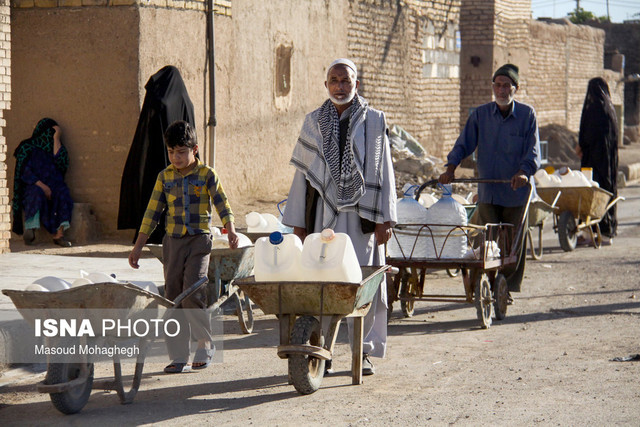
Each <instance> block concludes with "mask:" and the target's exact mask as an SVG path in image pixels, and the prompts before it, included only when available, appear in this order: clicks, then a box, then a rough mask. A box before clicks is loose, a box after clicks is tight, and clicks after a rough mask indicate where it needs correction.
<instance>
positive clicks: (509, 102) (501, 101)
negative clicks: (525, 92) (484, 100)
mask: <svg viewBox="0 0 640 427" xmlns="http://www.w3.org/2000/svg"><path fill="white" fill-rule="evenodd" d="M511 102H513V96H512V95H509V96H508V97H507V100H506V101H503V100H501V99H500V98H498V97H496V104H498V105H499V106H501V107H507V106H509V104H511Z"/></svg>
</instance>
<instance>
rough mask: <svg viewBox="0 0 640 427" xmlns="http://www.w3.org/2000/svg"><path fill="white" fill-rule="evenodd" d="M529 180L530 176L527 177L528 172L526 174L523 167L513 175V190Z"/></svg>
mask: <svg viewBox="0 0 640 427" xmlns="http://www.w3.org/2000/svg"><path fill="white" fill-rule="evenodd" d="M528 181H529V178H527V174H525V173H524V172H523V171H522V169H521V170H519V171H518V172H517V173H516V174H515V175H513V176H512V177H511V188H512V189H513V190H517V189H518V188H520V187H524V186H525V185H527V182H528Z"/></svg>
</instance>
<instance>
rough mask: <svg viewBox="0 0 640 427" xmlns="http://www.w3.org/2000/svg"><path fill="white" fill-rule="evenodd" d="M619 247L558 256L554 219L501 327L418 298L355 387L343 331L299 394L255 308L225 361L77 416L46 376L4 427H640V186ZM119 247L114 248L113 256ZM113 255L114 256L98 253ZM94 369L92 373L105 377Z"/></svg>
mask: <svg viewBox="0 0 640 427" xmlns="http://www.w3.org/2000/svg"><path fill="white" fill-rule="evenodd" d="M622 194H623V195H625V196H626V197H627V201H626V202H625V203H624V204H623V205H622V206H621V209H620V213H619V218H620V228H619V233H620V235H619V237H617V238H616V239H615V242H614V245H613V246H606V247H602V248H601V249H598V250H595V249H593V248H590V247H579V248H577V249H576V250H575V251H573V252H563V251H562V250H561V249H560V248H559V245H558V239H557V235H555V234H554V233H553V231H552V230H551V223H550V222H549V223H548V224H547V227H546V228H545V230H546V232H545V237H544V247H545V253H544V255H543V258H542V260H540V261H530V260H529V262H528V265H527V270H526V277H525V282H524V289H523V292H521V293H519V294H517V295H516V301H515V304H514V305H513V306H510V307H509V309H508V313H507V318H506V319H504V320H503V321H494V323H493V325H492V326H491V328H489V329H481V328H480V327H479V326H478V320H477V318H476V310H475V308H474V307H473V306H472V305H467V304H453V303H444V302H440V303H428V302H418V303H417V304H416V311H415V314H414V316H413V317H411V318H405V317H404V316H403V315H402V313H401V311H400V309H399V307H398V304H397V303H396V306H395V307H394V308H395V310H394V312H393V315H392V317H391V319H390V321H389V326H388V334H389V338H388V354H387V357H386V358H385V359H374V363H375V365H376V369H377V372H376V374H375V375H374V376H371V377H365V378H364V383H363V384H362V385H360V386H352V385H351V378H350V350H349V344H348V337H347V332H346V331H347V328H346V327H345V326H344V325H343V327H342V328H341V331H340V334H339V337H338V342H337V344H336V348H335V351H334V367H335V370H336V373H335V374H333V375H330V376H328V377H325V378H324V380H323V382H322V385H321V387H320V389H319V390H318V391H317V392H316V393H313V394H311V395H308V396H300V395H299V394H298V393H297V392H296V391H295V390H294V388H293V387H292V386H291V385H289V384H288V381H287V362H286V361H285V360H281V359H279V358H278V357H277V355H276V346H277V344H278V322H277V320H276V319H275V317H274V316H266V315H263V314H262V313H261V312H260V310H258V309H256V311H255V312H256V323H255V327H254V331H253V333H252V334H249V335H244V334H242V333H241V331H240V328H239V325H238V322H237V319H236V318H235V317H234V316H232V315H230V314H228V315H225V317H224V349H223V350H222V349H221V351H220V353H221V355H222V358H223V361H222V362H221V363H215V364H213V365H212V366H211V367H209V368H208V369H206V370H204V371H199V372H194V373H191V374H182V375H173V376H170V375H164V374H162V372H161V371H162V367H163V366H164V363H147V364H145V370H144V372H145V376H144V379H143V381H142V385H141V387H140V391H139V393H138V394H137V396H136V398H135V401H134V403H133V404H131V405H124V406H123V405H120V404H119V401H118V398H117V396H116V395H115V394H114V393H112V392H111V393H109V392H101V391H94V392H93V394H92V395H91V397H90V399H89V402H88V404H87V405H86V406H85V408H84V409H83V410H82V412H81V413H80V414H77V415H73V416H65V415H62V414H60V413H59V412H57V411H56V410H55V409H54V408H53V406H52V405H51V402H50V401H49V397H48V396H47V395H41V394H38V393H36V392H35V385H36V383H37V382H38V381H40V380H42V377H43V374H24V373H23V374H20V375H16V380H15V382H13V383H12V384H9V385H6V386H4V387H2V388H0V422H1V423H2V425H41V424H42V422H43V420H46V422H47V424H48V425H68V424H69V423H72V424H76V425H86V424H89V423H91V424H96V425H103V424H119V425H125V424H126V425H151V424H154V425H177V424H181V425H184V424H187V423H189V424H191V423H197V424H211V425H300V424H306V425H348V426H356V425H424V424H428V425H469V426H477V425H504V426H513V425H638V420H639V419H640V405H638V401H639V400H640V386H639V385H638V377H639V375H640V362H637V361H636V362H616V361H613V359H614V358H616V357H625V356H629V355H632V354H637V353H640V341H639V338H638V330H639V329H638V319H639V318H640V284H639V282H638V277H639V276H640V265H639V263H638V255H637V254H638V253H639V252H640V222H638V217H637V212H639V211H640V186H638V185H635V186H632V187H628V188H625V189H623V190H622ZM111 249H113V250H114V251H119V250H120V249H119V246H118V247H116V248H109V250H111ZM105 251H107V250H106V249H104V250H103V252H105ZM426 283H427V286H428V291H429V292H430V293H434V294H440V293H441V294H461V293H462V283H461V279H460V278H459V277H458V278H450V277H448V276H447V275H446V274H445V273H444V272H442V271H440V272H432V273H430V274H429V275H427V281H426ZM111 372H112V367H111V366H110V365H109V364H99V365H98V366H97V368H96V377H106V376H109V375H111Z"/></svg>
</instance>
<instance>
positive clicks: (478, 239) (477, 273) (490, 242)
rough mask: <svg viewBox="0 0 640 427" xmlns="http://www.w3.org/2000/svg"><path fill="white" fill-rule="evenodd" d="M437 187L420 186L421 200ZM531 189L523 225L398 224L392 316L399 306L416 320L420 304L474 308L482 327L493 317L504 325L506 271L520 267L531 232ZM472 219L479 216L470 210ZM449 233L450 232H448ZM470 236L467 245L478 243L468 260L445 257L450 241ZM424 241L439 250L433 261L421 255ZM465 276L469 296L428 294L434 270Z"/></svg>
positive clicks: (394, 231)
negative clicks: (525, 237)
mask: <svg viewBox="0 0 640 427" xmlns="http://www.w3.org/2000/svg"><path fill="white" fill-rule="evenodd" d="M453 182H470V183H508V182H510V181H508V180H489V179H475V178H474V179H456V180H454V181H453ZM434 184H437V180H431V181H427V182H425V183H424V184H422V185H421V186H420V188H419V189H418V191H417V193H416V199H418V198H419V197H420V193H421V192H422V190H423V189H424V188H425V187H426V186H429V185H434ZM530 200H531V187H529V195H528V199H527V203H526V207H525V209H524V210H523V213H522V216H521V217H520V220H519V221H518V224H516V225H513V224H486V225H474V224H469V225H465V226H461V225H455V224H450V225H448V224H423V223H416V224H397V225H396V226H395V227H394V228H393V229H392V236H391V239H394V241H395V242H396V243H397V245H398V247H400V254H398V255H394V256H387V257H386V263H387V264H389V265H392V266H394V267H397V268H398V271H399V272H398V274H396V275H395V276H394V278H393V280H391V281H388V282H387V298H388V300H387V304H388V307H389V312H391V311H392V310H393V303H394V302H395V301H397V300H399V301H400V306H401V309H402V312H403V314H404V316H405V317H411V316H413V312H414V304H415V301H430V302H454V303H464V304H473V305H475V308H476V315H477V317H478V320H479V322H480V326H481V327H482V328H484V329H486V328H489V327H490V326H491V323H492V317H493V316H495V318H496V319H497V320H502V319H504V318H505V317H506V315H507V306H508V293H509V291H508V287H507V280H506V277H505V275H504V274H502V270H503V269H504V268H505V267H509V266H513V265H515V264H517V262H518V255H519V249H520V244H521V243H522V241H523V238H522V237H523V233H525V232H526V229H527V223H526V222H525V221H526V218H527V214H528V210H529V208H530ZM467 216H468V217H473V214H472V213H470V212H469V209H467ZM443 229H444V230H446V231H443ZM442 234H444V235H445V237H444V240H443V241H442V242H440V241H439V240H438V241H437V239H436V235H442ZM402 235H404V236H409V237H411V238H412V239H408V240H404V241H405V242H407V241H408V242H410V244H406V245H404V246H403V245H402V244H401V239H400V237H401V236H402ZM455 236H458V237H459V236H464V239H465V240H466V241H467V242H475V246H476V247H475V248H470V250H469V251H468V252H467V256H464V257H459V258H448V257H445V256H443V252H444V247H445V245H446V244H447V241H448V240H449V239H453V238H455ZM420 239H423V240H422V241H426V245H427V246H429V247H430V248H431V249H433V250H432V251H431V252H432V254H433V256H428V257H424V256H419V255H418V254H417V252H416V248H417V247H418V244H419V242H420V241H421V240H420ZM493 246H495V247H497V248H499V249H500V252H499V255H497V256H496V255H495V252H494V251H492V250H489V248H491V247H493ZM443 269H444V270H447V273H448V274H449V275H450V276H453V275H452V274H451V273H450V271H461V272H462V276H463V285H464V295H442V294H432V293H431V294H427V293H425V279H426V272H427V271H428V270H443Z"/></svg>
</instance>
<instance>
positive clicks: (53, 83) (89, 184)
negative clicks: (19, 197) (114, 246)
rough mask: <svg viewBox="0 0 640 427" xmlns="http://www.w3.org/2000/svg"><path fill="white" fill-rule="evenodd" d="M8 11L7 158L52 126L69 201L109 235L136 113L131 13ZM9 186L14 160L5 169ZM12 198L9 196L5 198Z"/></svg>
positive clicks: (136, 33)
mask: <svg viewBox="0 0 640 427" xmlns="http://www.w3.org/2000/svg"><path fill="white" fill-rule="evenodd" d="M12 12H13V18H12V19H13V25H12V58H13V63H12V74H13V81H12V87H13V92H14V95H15V99H16V101H17V102H14V103H13V105H12V109H11V110H10V111H8V112H7V115H6V117H7V127H6V132H7V142H8V149H9V152H11V153H12V152H13V150H14V149H15V148H16V147H17V145H18V144H19V143H20V141H21V140H23V139H25V138H28V137H29V136H31V133H32V131H33V128H34V126H35V125H36V123H37V122H38V120H40V119H41V118H43V117H51V118H53V119H55V120H56V121H58V123H59V124H60V127H61V128H62V131H63V136H62V140H63V143H64V144H65V145H66V147H67V149H68V151H69V155H70V166H69V170H68V172H67V175H66V181H67V183H68V184H69V187H70V190H71V195H72V197H73V199H74V201H76V202H83V203H90V204H91V206H92V208H93V210H94V213H95V215H96V218H97V220H98V221H99V223H100V224H101V225H102V226H103V228H104V230H103V231H105V232H108V231H109V230H113V229H115V221H116V216H117V207H118V202H119V192H120V177H121V174H122V169H123V165H124V161H125V159H126V156H127V153H128V149H129V146H130V144H131V139H132V137H133V132H134V131H135V126H136V123H137V118H138V113H139V107H140V88H139V85H138V71H137V68H138V67H137V65H138V60H139V59H138V49H137V45H138V40H139V31H138V25H139V14H138V10H137V8H135V7H111V8H106V7H82V8H68V7H67V8H39V7H36V8H33V7H29V8H26V7H25V8H19V7H16V8H14V9H13V10H12ZM8 166H9V170H10V171H11V176H10V178H9V184H10V188H11V189H12V188H13V187H12V186H13V171H14V169H15V159H14V158H13V157H11V158H10V159H9V162H8ZM11 193H13V191H11Z"/></svg>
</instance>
